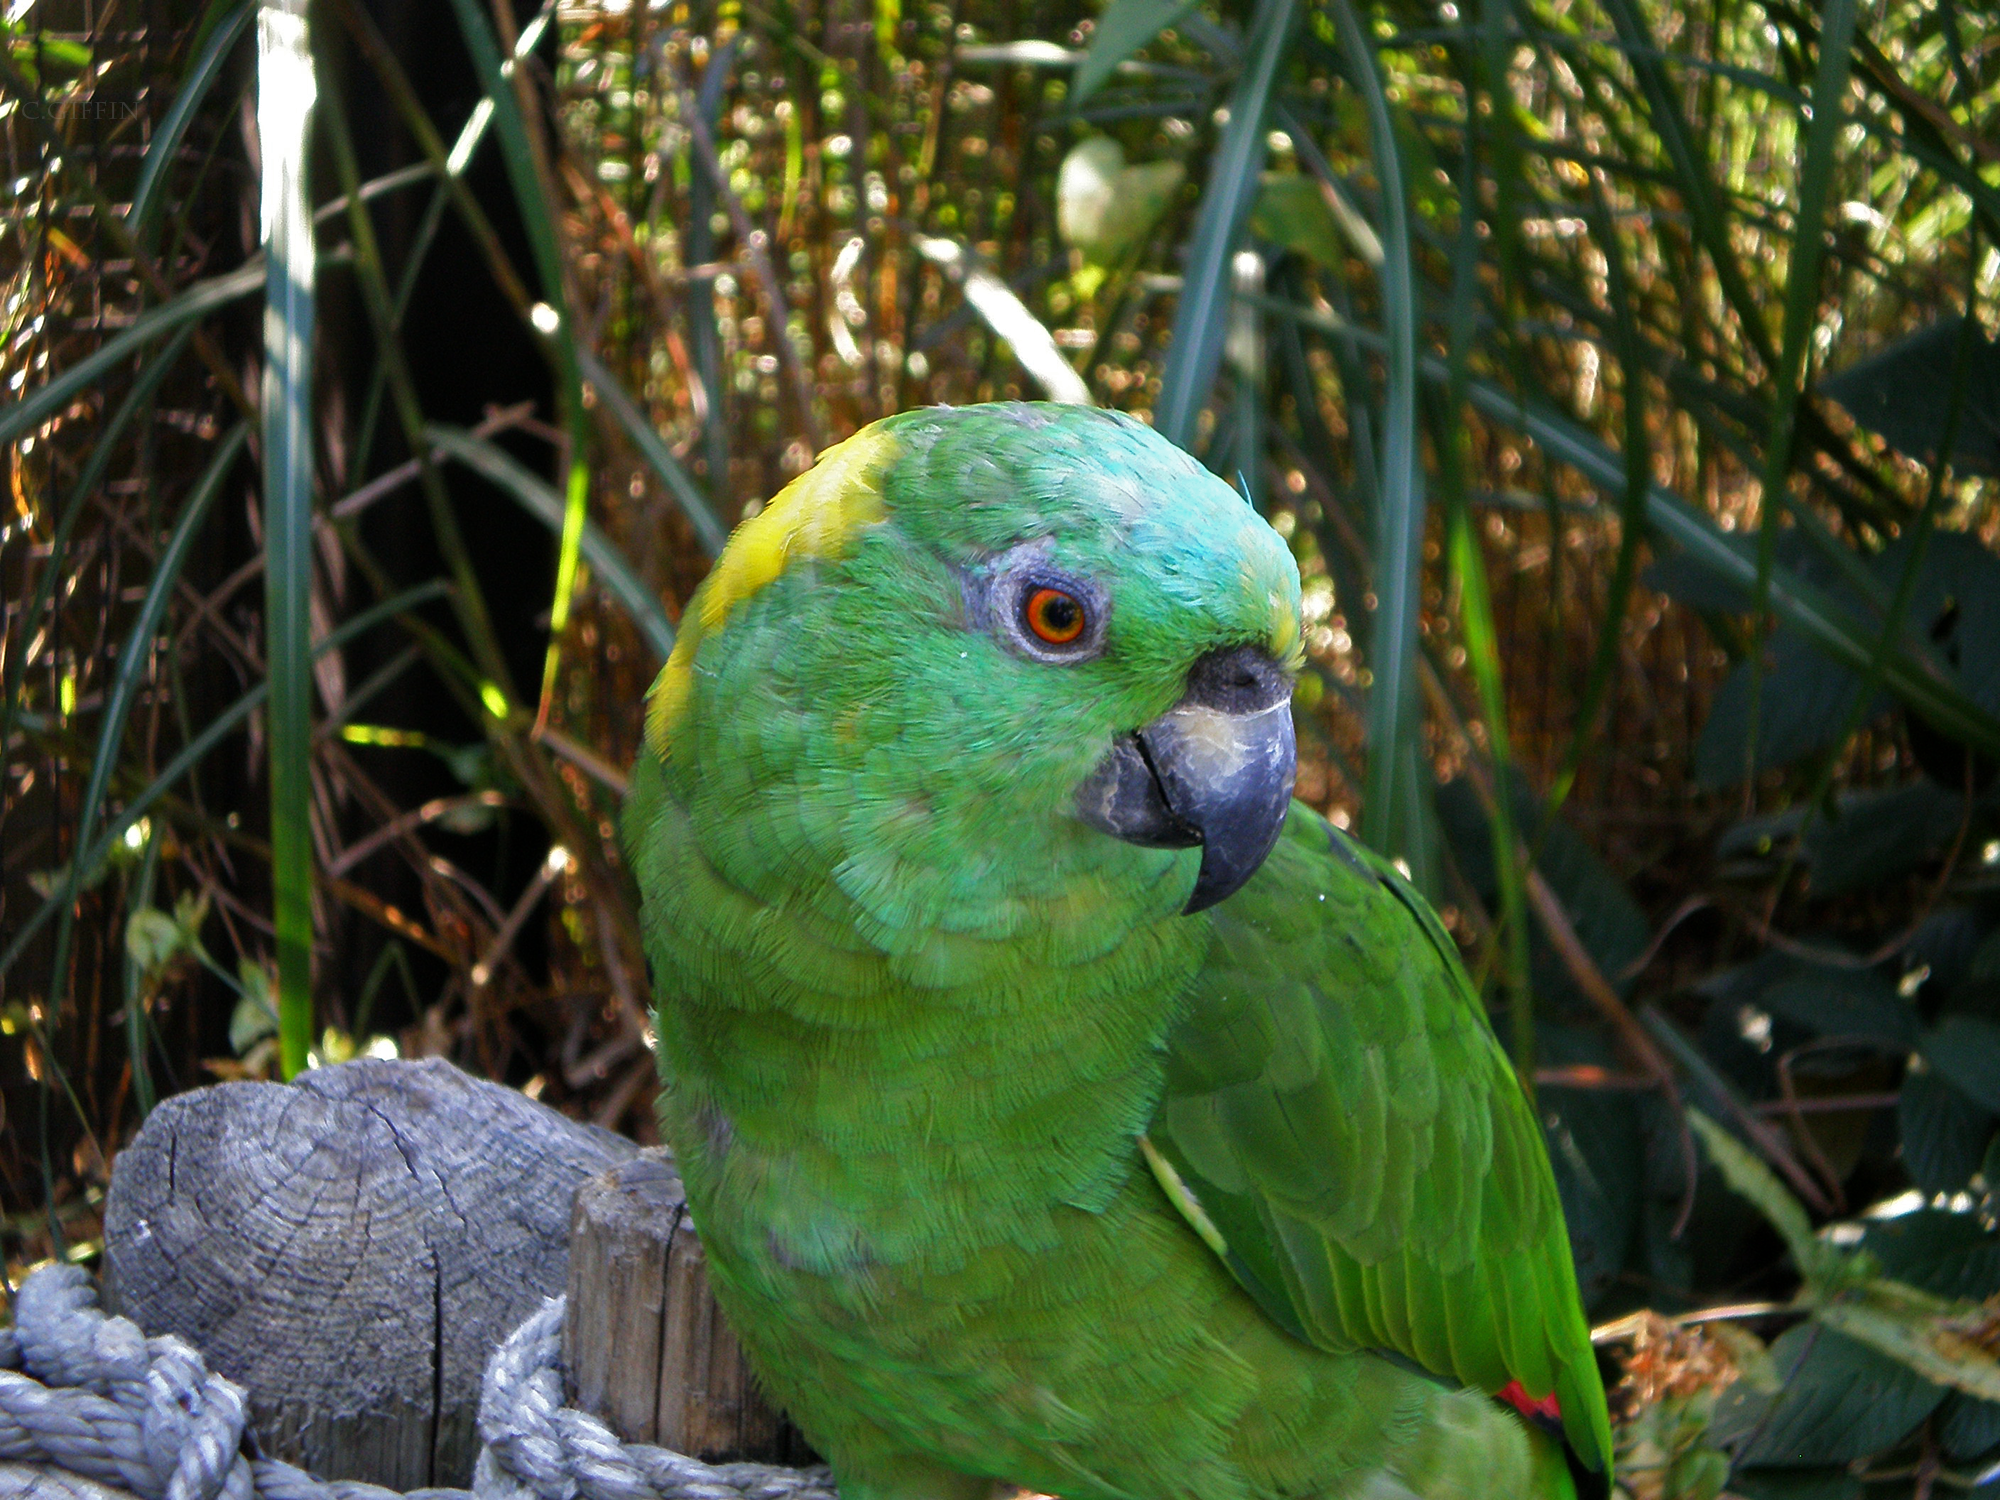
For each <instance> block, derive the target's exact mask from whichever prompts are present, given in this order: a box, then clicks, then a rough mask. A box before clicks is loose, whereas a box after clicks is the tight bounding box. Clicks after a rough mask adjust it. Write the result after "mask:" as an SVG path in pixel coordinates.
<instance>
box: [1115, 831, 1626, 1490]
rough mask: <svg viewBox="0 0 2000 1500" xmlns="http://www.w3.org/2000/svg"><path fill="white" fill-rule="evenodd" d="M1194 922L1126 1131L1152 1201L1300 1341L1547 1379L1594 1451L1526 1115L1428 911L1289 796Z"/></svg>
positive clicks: (1547, 1181) (1554, 1225) (1590, 1370)
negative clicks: (1185, 969) (1161, 1088)
mask: <svg viewBox="0 0 2000 1500" xmlns="http://www.w3.org/2000/svg"><path fill="white" fill-rule="evenodd" d="M1209 921H1210V924H1211V928H1212V931H1213V937H1212V939H1211V942H1210V945H1209V951H1208V957H1207V960H1206V962H1205V963H1204V965H1203V967H1202V969H1201V971H1200V973H1199V975H1198V976H1197V978H1196V981H1195V984H1194V989H1193V996H1192V1004H1191V1007H1190V1010H1189V1013H1188V1015H1187V1017H1186V1019H1185V1020H1184V1021H1182V1022H1181V1024H1180V1025H1179V1027H1178V1028H1177V1029H1176V1030H1175V1031H1174V1032H1173V1034H1172V1037H1171V1040H1170V1051H1169V1069H1168V1075H1167V1090H1166V1094H1165V1097H1164V1098H1163V1099H1162V1101H1161V1104H1160V1109H1159V1112H1158V1114H1157V1115H1156V1116H1155V1118H1154V1121H1153V1125H1152V1127H1151V1129H1150V1131H1149V1132H1148V1136H1149V1141H1150V1144H1151V1145H1152V1146H1153V1147H1154V1148H1155V1170H1156V1171H1158V1172H1161V1173H1162V1175H1163V1177H1164V1178H1165V1179H1166V1185H1167V1186H1168V1189H1169V1193H1170V1196H1174V1197H1175V1199H1176V1202H1177V1203H1178V1204H1179V1205H1180V1206H1181V1208H1182V1211H1183V1212H1184V1213H1186V1214H1188V1215H1189V1216H1190V1217H1191V1218H1194V1219H1196V1220H1197V1228H1200V1229H1205V1230H1206V1231H1207V1233H1205V1234H1204V1238H1207V1239H1208V1240H1209V1242H1210V1244H1211V1246H1212V1247H1217V1245H1218V1241H1219V1242H1220V1248H1219V1253H1222V1255H1223V1258H1224V1260H1225V1262H1226V1263H1227V1264H1228V1265H1229V1267H1230V1269H1231V1270H1232V1271H1233V1272H1234V1273H1235V1275H1236V1277H1237V1279H1238V1281H1240V1282H1241V1283H1242V1285H1243V1286H1244V1288H1245V1289H1246V1290H1247V1291H1249V1292H1250V1293H1251V1295H1252V1296H1254V1297H1255V1298H1256V1299H1257V1301H1258V1303H1259V1305H1261V1306H1262V1307H1263V1308H1264V1310H1265V1312H1266V1313H1267V1314H1269V1315H1270V1316H1271V1317H1272V1318H1273V1319H1274V1320H1276V1321H1277V1322H1279V1323H1280V1324H1282V1325H1284V1326H1285V1327H1286V1328H1288V1329H1289V1330H1291V1331H1292V1332H1293V1333H1295V1334H1297V1335H1298V1336H1299V1337H1301V1338H1303V1339H1305V1340H1307V1341H1308V1342H1311V1343H1313V1344H1317V1345H1319V1346H1320V1347H1322V1348H1328V1349H1341V1348H1350V1349H1351V1348H1356V1347H1361V1348H1375V1349H1382V1350H1387V1351H1392V1352H1393V1353H1395V1354H1398V1355H1401V1356H1403V1357H1405V1358H1407V1359H1410V1360H1413V1361H1415V1362H1416V1363H1417V1364H1419V1365H1421V1366H1422V1367H1423V1368H1424V1369H1426V1370H1429V1371H1432V1372H1434V1373H1437V1374H1440V1375H1447V1376H1453V1377H1456V1378H1457V1379H1459V1380H1461V1381H1463V1382H1465V1383H1466V1384H1467V1385H1471V1386H1475V1387H1478V1388H1480V1389H1483V1390H1487V1391H1493V1392H1498V1391H1500V1390H1501V1389H1503V1388H1504V1387H1506V1386H1507V1385H1508V1384H1509V1383H1510V1382H1513V1381H1518V1382H1520V1385H1521V1386H1522V1388H1523V1389H1524V1390H1525V1392H1526V1393H1527V1395H1528V1396H1529V1397H1530V1398H1531V1399H1534V1400H1537V1401H1539V1400H1541V1399H1543V1398H1545V1397H1546V1396H1548V1395H1550V1394H1551V1393H1553V1394H1555V1395H1556V1396H1557V1397H1558V1398H1559V1400H1560V1403H1561V1409H1562V1416H1563V1427H1564V1432H1565V1435H1566V1436H1567V1437H1568V1439H1569V1441H1570V1443H1571V1445H1572V1446H1573V1447H1574V1448H1575V1449H1576V1450H1577V1453H1578V1455H1579V1456H1580V1457H1582V1458H1583V1460H1584V1461H1585V1462H1586V1463H1588V1464H1590V1465H1591V1466H1592V1467H1594V1468H1603V1467H1605V1466H1606V1465H1607V1464H1608V1461H1609V1457H1610V1453H1611V1433H1610V1423H1609V1419H1608V1417H1607V1415H1606V1411H1605V1402H1604V1389H1603V1385H1602V1383H1601V1381H1600V1380H1599V1378H1598V1374H1597V1368H1596V1362H1595V1360H1594V1359H1593V1357H1592V1354H1591V1347H1590V1335H1589V1330H1588V1328H1587V1327H1586V1326H1585V1323H1584V1319H1583V1314H1582V1310H1581V1305H1580V1303H1579V1300H1578V1296H1577V1289H1576V1275H1575V1270H1574V1268H1573V1266H1572V1263H1571V1260H1570V1252H1569V1242H1568V1239H1567V1236H1566V1234H1565V1230H1564V1225H1563V1217H1562V1209H1561V1206H1560V1204H1559V1203H1558V1201H1557V1197H1556V1187H1555V1181H1554V1178H1553V1177H1552V1175H1551V1173H1550V1169H1549V1164H1548V1157H1547V1154H1546V1152H1545V1151H1544V1149H1543V1146H1542V1141H1541V1132H1540V1131H1539V1130H1538V1129H1537V1128H1536V1123H1535V1118H1534V1115H1533V1112H1532V1111H1531V1109H1530V1108H1529V1105H1528V1101H1527V1099H1526V1097H1525V1095H1524V1094H1523V1093H1522V1091H1521V1088H1520V1085H1519V1084H1518V1082H1517V1081H1516V1079H1515V1077H1514V1073H1513V1070H1512V1068H1511V1066H1510V1065H1509V1063H1508V1061H1507V1059H1506V1057H1505V1056H1504V1055H1503V1054H1502V1052H1501V1051H1500V1048H1499V1045H1498V1044H1497V1043H1496V1042H1495V1040H1494V1038H1493V1035H1492V1032H1491V1031H1490V1029H1489V1028H1488V1026H1487V1022H1486V1018H1485V1016H1484V1014H1483V1012H1482V1011H1481V1008H1480V1005H1479V1001H1478V997H1477V995H1476V994H1475V993H1474V992H1473V990H1472V987H1471V984H1470V982H1469V981H1468V980H1467V978H1466V976H1465V973H1464V970H1463V969H1462V968H1461V966H1460V964H1459V961H1458V957H1457V953H1456V950H1455V949H1454V948H1453V947H1452V946H1451V943H1450V940H1449V938H1448V937H1447V935H1446V934H1445V932H1444V930H1443V928H1442V927H1441V926H1440V925H1439V923H1438V920H1437V917H1436V915H1435V914H1434V913H1433V912H1432V911H1431V909H1430V907H1429V906H1428V905H1427V904H1426V903H1425V902H1424V900H1423V898H1422V897H1421V896H1419V895H1418V894H1417V893H1416V892H1415V891H1414V890H1413V889H1411V887H1410V886H1409V885H1408V883H1407V882H1405V881H1404V880H1403V878H1402V877H1401V876H1400V875H1399V874H1398V873H1397V872H1396V870H1395V869H1394V868H1393V867H1392V866H1390V865H1388V864H1387V863H1386V862H1385V861H1383V860H1382V859H1380V858H1379V857H1378V856H1376V855H1375V854H1373V853H1372V852H1371V851H1369V850H1367V849H1365V848H1363V847H1362V846H1360V845H1359V844H1356V843H1354V842H1353V841H1352V840H1350V839H1349V838H1348V837H1347V836H1346V835H1345V834H1343V833H1341V832H1340V831H1339V830H1337V829H1335V828H1334V827H1332V825H1330V824H1329V823H1328V822H1327V821H1326V820H1325V819H1324V818H1322V817H1320V816H1319V815H1318V814H1317V813H1315V812H1313V811H1311V810H1310V809H1309V808H1307V807H1305V806H1304V805H1303V804H1300V803H1295V804H1293V808H1292V813H1291V817H1290V819H1289V820H1288V822H1287V825H1286V829H1285V834H1284V837H1283V838H1282V840H1281V841H1280V842H1279V844H1278V846H1277V848H1275V849H1274V850H1273V851H1272V853H1271V856H1270V858H1269V859H1268V860H1267V861H1266V862H1265V864H1264V866H1263V868H1262V870H1260V871H1259V872H1258V874H1257V875H1256V876H1255V877H1254V878H1253V879H1252V880H1251V882H1250V883H1249V884H1248V885H1247V886H1246V887H1245V888H1244V889H1243V890H1241V891H1240V892H1238V893H1237V894H1236V895H1235V896H1234V897H1232V898H1231V899H1230V900H1228V901H1227V902H1224V903H1223V904H1222V905H1221V906H1219V907H1217V908H1216V909H1215V910H1214V911H1213V912H1212V913H1210V915H1209ZM1162 1158H1163V1159H1164V1160H1163V1161H1162V1160H1161V1159H1162ZM1176 1175H1177V1176H1178V1178H1179V1179H1180V1186H1182V1187H1183V1188H1184V1190H1185V1191H1184V1192H1178V1193H1177V1192H1175V1184H1174V1183H1173V1180H1172V1179H1173V1177H1174V1176H1176ZM1187 1194H1191V1195H1192V1198H1193V1202H1189V1201H1188V1198H1187V1196H1186V1195H1187ZM1204 1215H1205V1216H1206V1219H1207V1220H1208V1223H1207V1224H1205V1225H1204V1224H1201V1223H1200V1222H1199V1220H1200V1218H1201V1217H1202V1216H1204Z"/></svg>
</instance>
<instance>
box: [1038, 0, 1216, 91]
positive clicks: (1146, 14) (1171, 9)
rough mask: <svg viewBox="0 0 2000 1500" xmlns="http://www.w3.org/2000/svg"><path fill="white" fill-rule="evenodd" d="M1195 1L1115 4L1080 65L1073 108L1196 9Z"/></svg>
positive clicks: (1132, 0)
mask: <svg viewBox="0 0 2000 1500" xmlns="http://www.w3.org/2000/svg"><path fill="white" fill-rule="evenodd" d="M1194 5H1195V0H1111V3H1110V4H1109V5H1107V6H1105V7H1104V14H1103V15H1101V16H1099V17H1098V18H1097V28H1096V30H1095V31H1093V32H1092V33H1091V36H1090V50H1089V51H1088V52H1086V53H1084V55H1083V61H1082V62H1081V63H1079V64H1078V65H1077V69H1076V81H1075V82H1074V83H1073V84H1071V85H1070V99H1069V102H1070V107H1071V108H1072V109H1074V108H1076V107H1077V106H1079V105H1081V104H1082V103H1083V101H1084V100H1086V99H1088V98H1089V97H1090V96H1091V95H1092V94H1094V93H1096V92H1097V91H1098V89H1100V88H1102V87H1103V86H1104V80H1105V79H1107V78H1109V77H1110V76H1111V75H1112V74H1113V73H1114V72H1116V71H1117V69H1118V65H1119V64H1120V63H1122V62H1124V61H1125V59H1126V58H1128V57H1130V56H1131V55H1132V54H1133V53H1134V52H1137V51H1138V50H1139V49H1140V48H1141V47H1143V46H1145V45H1146V43H1148V42H1150V41H1151V40H1152V39H1153V38H1154V37H1156V36H1158V35H1159V34H1160V33H1161V32H1163V31H1165V30H1166V29H1167V28H1168V27H1169V26H1172V25H1173V24H1174V23H1175V22H1176V21H1178V20H1180V18H1181V17H1182V16H1184V15H1186V14H1187V13H1188V12H1189V11H1191V10H1193V9H1194Z"/></svg>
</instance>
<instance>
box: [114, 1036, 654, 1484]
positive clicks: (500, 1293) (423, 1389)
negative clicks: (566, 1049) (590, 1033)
mask: <svg viewBox="0 0 2000 1500" xmlns="http://www.w3.org/2000/svg"><path fill="white" fill-rule="evenodd" d="M634 1149H635V1148H634V1147H633V1146H632V1144H631V1143H630V1142H629V1141H625V1140H623V1139H621V1138H620V1137H618V1136H615V1135H612V1134H611V1133H610V1132H609V1131H604V1130H598V1129H595V1128H593V1127H591V1126H586V1125H579V1124H577V1123H575V1122H574V1121H571V1120H567V1119H565V1118H564V1117H563V1116H561V1115H559V1114H557V1113H556V1112H555V1111H554V1110H552V1109H549V1108H547V1107H546V1106H544V1105H540V1104H537V1103H535V1102H534V1101H533V1100H531V1099H528V1098H525V1097H524V1096H522V1095H521V1094H518V1093H515V1092H514V1091H512V1090H510V1089H505V1088H501V1087H500V1086H499V1085H497V1084H491V1083H483V1082H479V1081H477V1080H475V1079H472V1078H469V1077H467V1076H466V1075H465V1074H463V1073H461V1072H459V1071H458V1070H457V1069H456V1068H454V1067H452V1066H451V1065H450V1064H449V1063H446V1062H443V1061H441V1060H435V1059H434V1060H430V1061H426V1062H393V1061H381V1060H376V1059H363V1060H360V1061H356V1062H351V1063H346V1064H343V1065H341V1066H339V1067H333V1068H322V1069H318V1070H316V1071H314V1072H311V1073H308V1074H306V1075H304V1076H303V1077H302V1078H300V1079H299V1080H298V1081H297V1082H295V1083H293V1084H291V1085H289V1086H287V1085H281V1084H269V1083H226V1084H222V1085H220V1086H218V1087H215V1088H207V1089H200V1090H197V1091H195V1092H193V1093H189V1094H182V1095H180V1096H178V1097H176V1098H173V1099H169V1100H167V1101H166V1102H165V1103H164V1104H162V1105H161V1106H160V1107H159V1108H158V1109H156V1110H154V1111H153V1114H152V1116H151V1117H150V1118H149V1119H148V1120H147V1121H146V1125H145V1128H144V1129H143V1130H141V1131H140V1132H139V1135H138V1138H137V1139H136V1140H134V1141H133V1143H132V1144H131V1145H130V1146H129V1147H127V1148H126V1149H125V1150H124V1151H123V1152H122V1153H121V1154H120V1155H119V1157H118V1160H117V1163H116V1165H115V1167H114V1169H113V1171H112V1177H111V1193H110V1200H109V1203H108V1204H107V1207H106V1214H105V1262H106V1278H105V1279H106V1282H107V1287H106V1292H107V1300H108V1301H109V1300H112V1299H115V1303H116V1310H117V1311H119V1312H122V1313H124V1314H125V1315H126V1316H127V1317H129V1318H131V1319H132V1320H133V1321H134V1322H136V1323H137V1324H138V1325H139V1326H140V1327H141V1328H142V1329H143V1330H144V1331H145V1332H146V1333H148V1334H162V1333H174V1334H179V1335H180V1336H181V1337H182V1338H184V1339H186V1340H187V1341H188V1342H189V1343H191V1344H193V1345H194V1346H195V1347H196V1348H198V1349H200V1350H201V1351H202V1353H203V1354H204V1355H205V1356H206V1357H207V1359H208V1364H209V1368H210V1369H212V1370H215V1371H217V1372H218V1373H220V1374H223V1375H226V1376H227V1377H228V1378H229V1379H231V1380H234V1381H235V1382H237V1383H238V1384H239V1385H241V1386H243V1387H244V1388H245V1390H246V1391H248V1392H249V1395H250V1402H251V1421H252V1425H253V1427H254V1428H255V1431H256V1433H257V1436H258V1439H259V1441H260V1442H261V1443H262V1444H263V1446H264V1450H265V1452H267V1453H269V1454H271V1455H273V1456H274V1457H279V1458H283V1459H285V1460H287V1461H288V1462H291V1463H295V1464H298V1465H300V1466H301V1467H303V1468H307V1469H310V1470H312V1471H313V1472H314V1473H316V1474H318V1475H320V1476H322V1477H324V1478H333V1479H361V1480H366V1481H368V1482H370V1483H374V1484H380V1485H387V1486H389V1487H390V1488H392V1489H397V1490H409V1489H414V1488H418V1487H422V1486H429V1485H460V1486H462V1485H466V1484H468V1483H469V1482H470V1480H471V1475H472V1465H473V1461H474V1459H475V1458H476V1457H477V1456H478V1451H479V1440H478V1436H477V1434H476V1432H475V1431H474V1426H473V1423H474V1418H475V1416H476V1414H477V1410H478V1405H479V1386H480V1379H481V1377H482V1375H483V1374H484V1371H485V1366H486V1361H487V1358H488V1356H489V1355H490V1354H491V1353H492V1351H493V1349H494V1348H495V1347H496V1346H497V1345H498V1344H499V1343H500V1342H501V1341H502V1340H503V1339H505V1338H506V1337H507V1335H508V1334H510V1333H511V1332H513V1330H514V1329H515V1327H516V1326H518V1325H519V1324H520V1322H521V1321H522V1319H524V1318H525V1317H526V1316H527V1315H528V1314H529V1313H531V1312H533V1311H534V1310H535V1309H536V1308H537V1307H538V1306H540V1304H541V1301H542V1299H543V1298H544V1297H551V1296H555V1295H558V1294H560V1293H561V1292H562V1291H563V1289H564V1286H565V1284H566V1280H567V1276H568V1268H569V1254H568V1251H569V1204H570V1200H571V1198H572V1197H573V1196H574V1194H575V1190H576V1185H577V1184H578V1183H579V1182H581V1181H583V1180H584V1179H585V1178H587V1177H589V1176H591V1175H592V1174H594V1173H597V1172H601V1171H603V1170H604V1169H605V1168H606V1167H608V1166H610V1165H611V1164H613V1163H614V1162H617V1161H620V1160H622V1159H624V1158H626V1157H629V1156H630V1155H631V1154H632V1152H633V1151H634Z"/></svg>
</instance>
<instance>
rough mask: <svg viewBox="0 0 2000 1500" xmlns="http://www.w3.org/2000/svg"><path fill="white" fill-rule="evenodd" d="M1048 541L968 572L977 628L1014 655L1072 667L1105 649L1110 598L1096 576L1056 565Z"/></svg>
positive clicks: (1015, 550) (968, 592)
mask: <svg viewBox="0 0 2000 1500" xmlns="http://www.w3.org/2000/svg"><path fill="white" fill-rule="evenodd" d="M1048 554H1049V544H1048V542H1047V541H1046V540H1045V539H1044V540H1039V541H1033V542H1027V543H1024V544H1023V545H1021V546H1019V547H1015V548H1013V549H1011V550H1010V551H1008V552H1005V553H1002V554H1001V555H1000V556H999V557H997V558H995V559H993V561H992V563H991V564H990V565H989V567H986V568H981V569H979V570H977V571H975V572H972V573H970V574H968V575H967V577H966V581H965V587H966V600H967V603H968V604H969V605H970V606H971V608H970V611H969V613H970V620H969V623H971V624H972V625H973V626H974V628H975V629H980V630H985V631H989V632H991V633H992V634H993V635H994V636H996V637H998V639H999V641H1000V644H1001V645H1003V646H1005V647H1006V648H1007V649H1008V650H1009V651H1011V652H1013V653H1014V654H1015V655H1016V656H1025V657H1026V658H1027V659H1028V660H1029V661H1039V662H1046V663H1047V664H1048V665H1050V666H1052V667H1055V666H1062V667H1073V666H1075V665H1077V664H1078V663H1079V662H1086V661H1090V660H1092V659H1093V658H1095V657H1098V656H1101V655H1103V653H1104V633H1105V626H1106V625H1107V624H1108V623H1109V621H1110V619H1111V597H1110V595H1109V594H1107V593H1106V592H1105V590H1104V587H1103V585H1101V584H1099V583H1098V582H1097V581H1096V580H1095V579H1092V578H1088V577H1079V576H1078V575H1077V574H1074V573H1071V572H1069V571H1068V570H1067V569H1064V568H1060V567H1057V566H1055V565H1054V564H1053V563H1052V562H1051V560H1050V558H1049V555H1048Z"/></svg>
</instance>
